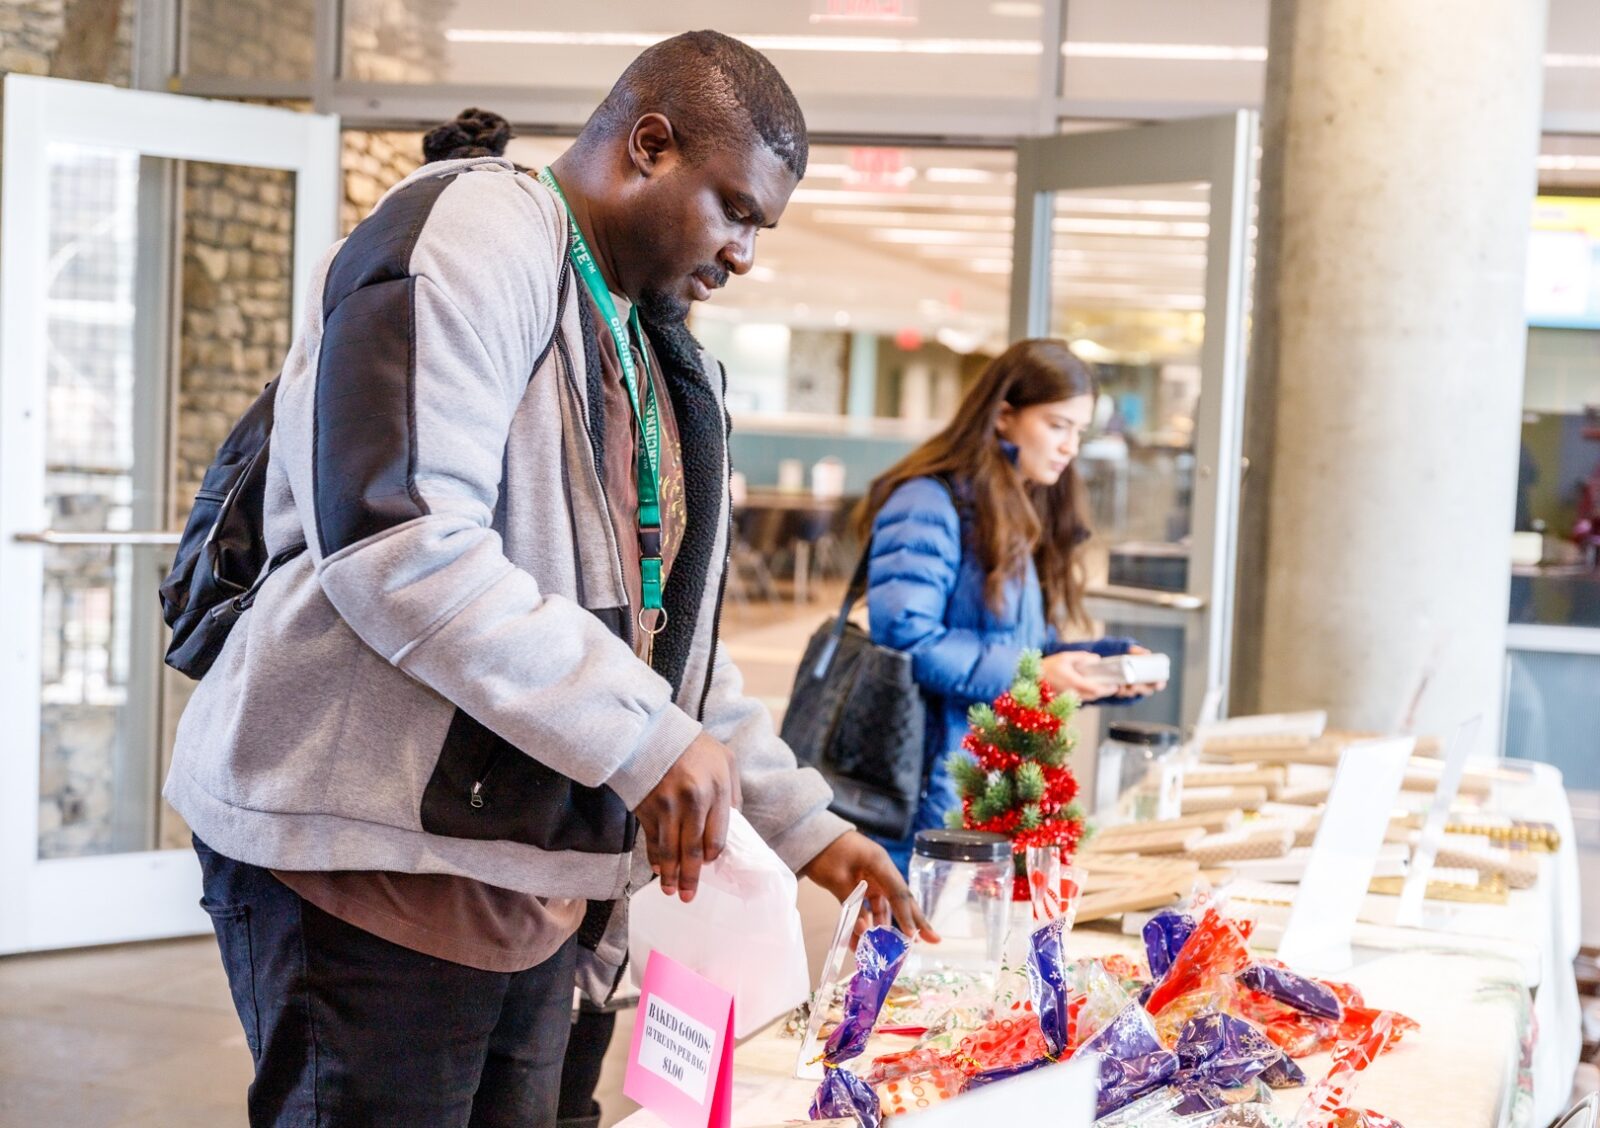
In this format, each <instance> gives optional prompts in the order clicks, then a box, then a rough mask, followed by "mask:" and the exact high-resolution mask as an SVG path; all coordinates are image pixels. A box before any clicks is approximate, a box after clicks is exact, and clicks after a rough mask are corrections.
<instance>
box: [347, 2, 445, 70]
mask: <svg viewBox="0 0 1600 1128" xmlns="http://www.w3.org/2000/svg"><path fill="white" fill-rule="evenodd" d="M455 7H456V0H346V4H345V19H344V50H345V59H344V73H345V74H347V75H348V76H349V77H350V78H353V79H356V80H358V81H361V82H444V81H447V80H448V78H449V61H450V59H449V50H450V49H449V46H448V44H447V43H446V41H445V37H444V29H445V27H446V26H447V23H448V21H449V18H450V15H451V13H452V12H454V11H455Z"/></svg>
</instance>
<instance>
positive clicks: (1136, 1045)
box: [1078, 1002, 1178, 1117]
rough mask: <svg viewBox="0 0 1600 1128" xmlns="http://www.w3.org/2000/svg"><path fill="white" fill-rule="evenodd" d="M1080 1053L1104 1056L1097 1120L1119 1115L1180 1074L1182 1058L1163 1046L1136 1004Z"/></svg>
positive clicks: (1132, 1003) (1083, 1046)
mask: <svg viewBox="0 0 1600 1128" xmlns="http://www.w3.org/2000/svg"><path fill="white" fill-rule="evenodd" d="M1078 1053H1079V1054H1099V1055H1101V1057H1100V1066H1099V1068H1100V1097H1099V1100H1098V1101H1097V1102H1096V1105H1095V1116H1097V1117H1099V1116H1104V1115H1106V1114H1107V1113H1109V1112H1114V1111H1116V1110H1117V1109H1119V1108H1121V1107H1122V1106H1123V1105H1125V1104H1127V1103H1128V1102H1129V1101H1131V1100H1133V1099H1134V1098H1135V1097H1138V1096H1139V1095H1141V1094H1143V1093H1146V1092H1149V1091H1150V1090H1151V1089H1154V1088H1155V1087H1156V1086H1157V1085H1161V1084H1164V1083H1166V1082H1167V1081H1168V1080H1170V1079H1171V1078H1172V1076H1173V1075H1174V1074H1176V1073H1177V1072H1178V1055H1177V1054H1175V1053H1173V1052H1172V1051H1171V1050H1169V1049H1167V1048H1166V1047H1165V1046H1163V1045H1162V1044H1161V1039H1160V1038H1159V1037H1158V1036H1157V1035H1156V1027H1155V1023H1154V1022H1153V1021H1152V1020H1151V1018H1150V1014H1149V1012H1148V1011H1146V1010H1145V1009H1144V1008H1143V1007H1142V1006H1140V1005H1139V1004H1138V1003H1136V1002H1131V1003H1129V1004H1128V1005H1127V1006H1125V1007H1123V1008H1122V1010H1121V1011H1120V1012H1118V1014H1117V1017H1115V1018H1114V1019H1112V1020H1111V1021H1110V1022H1108V1023H1106V1025H1105V1026H1103V1027H1102V1028H1101V1029H1100V1030H1099V1031H1098V1032H1097V1033H1096V1034H1095V1035H1094V1036H1093V1037H1091V1038H1089V1039H1088V1040H1087V1041H1085V1042H1084V1043H1083V1045H1081V1046H1079V1047H1078Z"/></svg>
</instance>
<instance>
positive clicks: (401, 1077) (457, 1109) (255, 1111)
mask: <svg viewBox="0 0 1600 1128" xmlns="http://www.w3.org/2000/svg"><path fill="white" fill-rule="evenodd" d="M194 847H195V852H196V853H198V854H199V855H200V866H201V869H202V871H203V873H204V890H205V895H204V897H203V898H202V899H201V904H202V905H203V906H204V907H205V909H206V911H207V912H209V913H210V914H211V921H212V924H213V925H214V926H215V927H216V931H217V943H218V944H219V946H220V947H221V949H222V963H223V967H224V968H225V969H226V970H227V973H228V986H229V988H230V989H231V990H232V991H233V1003H234V1006H235V1008H237V1010H238V1012H239V1021H240V1022H242V1023H243V1024H244V1034H245V1041H246V1042H248V1043H249V1045H250V1054H251V1056H252V1057H253V1058H254V1059H255V1065H256V1077H255V1081H254V1082H253V1083H252V1084H251V1086H250V1099H249V1104H250V1124H251V1125H252V1128H264V1126H268V1125H270V1126H272V1128H346V1126H357V1125H359V1126H360V1128H373V1126H376V1125H382V1126H383V1128H410V1126H413V1125H414V1126H416V1128H499V1126H502V1125H504V1126H506V1128H510V1126H513V1125H515V1126H516V1128H551V1126H553V1125H555V1124H556V1104H557V1094H558V1091H559V1089H560V1083H561V1063H562V1058H563V1055H564V1054H565V1052H566V1049H567V1036H568V1033H569V1031H570V1030H571V1028H572V989H573V978H574V974H575V972H574V969H575V966H576V951H577V942H576V940H568V941H567V943H566V944H564V945H563V946H562V947H561V949H560V950H559V951H557V952H556V954H555V955H553V956H551V957H550V958H549V959H548V960H546V961H545V962H544V963H542V964H540V965H539V966H538V967H535V968H530V969H529V970H527V971H522V972H517V973H515V974H509V975H502V974H497V973H494V972H488V971H478V970H476V969H473V968H469V967H463V966H461V965H460V964H454V963H450V962H448V961H446V960H439V959H434V958H433V957H431V956H425V955H422V954H421V953H419V952H413V951H411V950H410V949H408V948H402V947H400V946H399V945H397V944H391V943H389V942H388V941H387V940H380V939H379V938H378V937H376V936H373V935H372V934H371V933H368V932H363V931H362V930H361V929H359V928H356V927H354V926H352V925H348V924H345V923H344V922H343V921H341V920H338V919H336V918H334V917H332V916H329V915H328V914H327V913H325V912H323V911H322V910H320V909H318V908H317V907H316V906H315V905H312V904H310V903H308V902H306V901H304V900H303V899H301V897H300V896H299V895H298V894H296V893H295V892H294V891H293V890H291V889H290V888H289V887H288V886H286V885H284V884H283V883H282V882H280V881H278V880H277V878H275V877H273V876H272V874H271V873H270V872H269V871H267V870H265V869H261V868H259V867H257V866H252V865H246V864H245V863H243V862H238V861H234V860H233V859H231V858H225V857H223V856H222V855H221V854H218V853H216V852H215V851H213V850H212V849H210V848H209V847H207V846H206V845H205V843H203V842H201V841H200V840H199V839H198V838H196V839H195V843H194Z"/></svg>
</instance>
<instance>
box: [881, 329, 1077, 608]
mask: <svg viewBox="0 0 1600 1128" xmlns="http://www.w3.org/2000/svg"><path fill="white" fill-rule="evenodd" d="M1094 393H1095V373H1094V369H1093V368H1091V367H1090V366H1089V365H1088V364H1087V363H1085V362H1084V361H1082V360H1080V359H1079V358H1078V357H1076V356H1074V355H1073V354H1072V352H1071V350H1070V349H1068V348H1067V343H1066V342H1065V341H1059V340H1055V339H1051V338H1039V339H1035V340H1028V341H1018V342H1017V343H1016V344H1014V345H1012V346H1011V347H1010V348H1008V349H1007V350H1006V351H1005V352H1003V353H1001V354H1000V355H999V356H997V357H996V358H995V359H994V360H992V361H991V362H990V363H989V365H988V367H987V368H985V369H984V370H983V373H982V375H980V376H979V377H978V380H977V382H976V383H975V384H973V386H972V387H971V389H969V390H968V392H967V394H966V397H965V398H963V399H962V401H961V406H960V408H958V409H957V411H956V415H955V418H954V419H952V420H951V421H950V424H949V426H947V427H945V429H944V430H942V431H940V432H939V433H938V434H937V435H935V436H934V437H933V438H931V439H929V440H928V441H927V442H925V443H923V444H922V445H921V446H919V447H918V448H917V449H916V450H914V451H912V452H911V453H910V454H908V455H906V457H905V458H902V459H901V460H900V461H899V462H897V463H895V465H893V466H892V467H890V468H889V469H888V470H886V471H884V473H883V474H882V475H881V476H879V477H878V478H877V479H876V480H875V481H874V482H873V483H872V488H871V489H870V490H869V491H868V493H867V496H866V499H865V500H864V501H863V502H862V504H861V508H860V509H859V510H858V511H857V513H856V521H857V527H858V530H859V531H860V534H861V537H862V539H863V540H865V539H866V538H867V537H868V536H870V535H871V531H872V522H873V519H874V518H875V517H876V516H877V514H878V510H880V509H882V508H883V505H884V502H886V501H888V500H889V495H890V494H892V493H894V491H895V490H896V489H898V488H899V487H900V486H901V485H903V484H904V483H906V482H909V481H910V480H911V479H913V478H924V477H932V476H936V475H943V476H945V477H947V478H950V479H954V480H957V481H963V482H966V483H969V484H970V487H971V490H972V506H973V516H974V525H975V528H974V534H975V535H974V539H975V541H976V544H975V547H976V548H977V551H978V559H979V560H980V561H981V562H982V564H983V569H984V574H985V577H986V582H985V584H984V598H985V600H986V601H987V603H988V605H989V607H990V609H991V610H999V608H1000V605H1001V602H1002V601H1003V599H1004V598H1005V589H1006V584H1007V583H1008V582H1009V581H1010V580H1012V579H1014V578H1015V577H1017V576H1020V575H1021V574H1022V571H1023V568H1024V565H1025V563H1026V561H1027V558H1028V555H1029V554H1030V553H1031V554H1032V556H1033V559H1034V564H1035V567H1036V568H1037V569H1038V572H1039V583H1040V586H1041V587H1042V588H1043V589H1044V603H1045V614H1046V615H1047V616H1048V617H1049V619H1050V621H1051V622H1052V623H1053V624H1054V625H1055V626H1056V628H1057V629H1058V630H1061V631H1066V630H1068V629H1070V628H1072V627H1081V626H1085V625H1087V623H1088V615H1087V613H1086V612H1085V611H1084V606H1083V587H1084V579H1083V560H1082V558H1081V553H1080V552H1079V549H1080V548H1081V546H1082V544H1083V542H1084V541H1085V540H1087V539H1088V538H1089V525H1088V521H1087V518H1086V514H1087V510H1088V498H1087V495H1086V493H1085V491H1084V488H1083V480H1082V479H1081V478H1080V477H1079V476H1078V466H1077V461H1076V460H1074V461H1073V462H1071V463H1069V464H1068V466H1067V469H1066V471H1065V472H1063V473H1062V475H1061V477H1060V478H1059V479H1058V480H1057V481H1056V483H1055V485H1053V486H1039V485H1034V484H1032V483H1029V482H1027V481H1025V480H1024V479H1023V477H1022V475H1021V474H1020V473H1018V472H1017V469H1016V467H1015V466H1013V465H1012V463H1011V460H1010V459H1008V458H1007V457H1006V455H1005V452H1004V451H1003V450H1002V449H1001V447H1000V436H999V434H998V433H997V432H996V431H995V424H996V423H997V422H998V421H999V418H1000V409H1001V407H1002V405H1005V404H1009V405H1010V406H1011V407H1012V408H1013V409H1014V410H1018V411H1020V410H1022V409H1023V408H1026V407H1032V406H1034V405H1035V404H1041V403H1059V402H1060V401H1062V400H1067V399H1072V398H1073V397H1074V396H1082V395H1093V394H1094Z"/></svg>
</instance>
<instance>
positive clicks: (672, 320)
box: [639, 286, 689, 330]
mask: <svg viewBox="0 0 1600 1128" xmlns="http://www.w3.org/2000/svg"><path fill="white" fill-rule="evenodd" d="M639 316H640V317H642V318H644V320H646V321H648V322H649V323H650V325H651V327H652V328H654V329H658V330H660V329H665V328H666V327H667V326H669V325H682V324H683V323H684V322H686V321H687V320H688V319H689V303H688V302H686V301H684V300H683V299H682V298H679V297H674V296H673V295H671V294H669V293H667V292H666V291H665V290H659V289H656V288H655V287H653V286H651V287H646V288H645V291H644V293H642V294H640V295H639Z"/></svg>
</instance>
